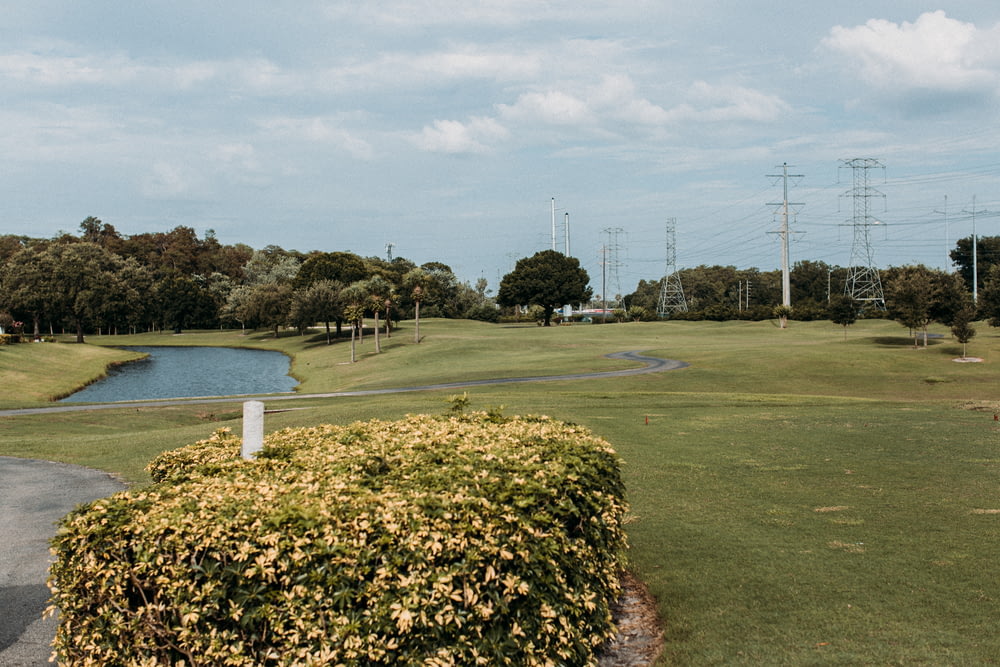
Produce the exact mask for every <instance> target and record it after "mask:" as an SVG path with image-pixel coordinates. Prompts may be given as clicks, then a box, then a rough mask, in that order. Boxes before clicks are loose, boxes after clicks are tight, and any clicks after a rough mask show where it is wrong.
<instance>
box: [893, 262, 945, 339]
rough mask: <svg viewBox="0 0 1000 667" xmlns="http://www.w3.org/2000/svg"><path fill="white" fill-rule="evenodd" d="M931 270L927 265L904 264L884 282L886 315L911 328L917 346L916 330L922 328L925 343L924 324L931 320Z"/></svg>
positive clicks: (925, 331) (932, 284)
mask: <svg viewBox="0 0 1000 667" xmlns="http://www.w3.org/2000/svg"><path fill="white" fill-rule="evenodd" d="M933 287H934V283H933V277H932V272H931V270H930V269H928V268H927V267H926V266H923V265H917V266H903V267H899V268H897V269H895V270H893V271H892V272H891V273H890V274H889V276H888V279H887V280H886V284H885V305H886V310H887V311H888V314H889V316H890V317H891V318H892V319H894V320H896V321H897V322H899V323H900V324H902V325H903V326H904V327H908V328H909V329H910V330H911V331H912V332H913V346H914V347H917V345H918V341H917V332H918V331H923V332H924V347H927V325H928V324H930V323H931V321H932V318H931V305H932V290H933Z"/></svg>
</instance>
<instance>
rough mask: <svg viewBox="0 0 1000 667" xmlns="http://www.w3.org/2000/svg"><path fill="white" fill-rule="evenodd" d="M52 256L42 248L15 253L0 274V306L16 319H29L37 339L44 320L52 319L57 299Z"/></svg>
mask: <svg viewBox="0 0 1000 667" xmlns="http://www.w3.org/2000/svg"><path fill="white" fill-rule="evenodd" d="M52 259H53V258H52V256H51V255H50V254H49V253H47V252H46V251H45V250H44V248H41V247H25V248H23V249H22V250H20V251H18V252H16V253H15V254H14V255H13V256H12V257H11V258H10V259H9V260H8V261H7V262H6V263H5V264H4V265H3V268H2V270H0V306H2V307H3V308H4V309H8V310H10V311H12V312H14V313H15V314H17V315H18V316H19V317H22V318H24V319H27V317H30V318H31V320H32V323H33V325H34V335H35V338H38V336H39V335H40V333H41V332H40V330H41V319H42V317H43V316H48V317H52V316H53V315H54V314H56V313H55V310H56V301H57V300H58V298H59V295H58V294H57V293H56V292H55V289H56V286H55V284H54V283H53V282H52V280H51V276H52V273H53V270H54V267H53V266H52Z"/></svg>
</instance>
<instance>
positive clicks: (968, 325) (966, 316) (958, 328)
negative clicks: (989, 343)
mask: <svg viewBox="0 0 1000 667" xmlns="http://www.w3.org/2000/svg"><path fill="white" fill-rule="evenodd" d="M975 316H976V310H975V309H974V308H972V307H971V306H966V307H965V308H963V309H961V310H960V311H958V312H957V313H955V317H954V319H953V321H952V323H951V335H952V336H954V337H955V340H957V341H958V342H959V343H961V344H962V358H963V359H965V351H966V346H967V345H968V343H969V341H970V340H972V338H973V337H974V336H975V335H976V330H975V328H973V326H972V320H973V319H974V318H975Z"/></svg>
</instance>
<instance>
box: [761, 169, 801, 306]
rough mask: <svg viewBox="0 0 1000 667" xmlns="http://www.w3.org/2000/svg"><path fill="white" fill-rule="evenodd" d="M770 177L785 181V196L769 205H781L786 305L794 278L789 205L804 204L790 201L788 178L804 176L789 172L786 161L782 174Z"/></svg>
mask: <svg viewBox="0 0 1000 667" xmlns="http://www.w3.org/2000/svg"><path fill="white" fill-rule="evenodd" d="M767 177H768V178H780V179H781V180H782V182H783V188H782V189H783V191H784V197H782V200H781V201H780V202H777V203H774V202H772V203H770V204H768V206H780V207H781V231H780V232H778V234H780V235H781V303H782V305H784V306H791V305H792V280H791V272H790V270H789V268H788V234H789V231H788V207H789V206H804V205H805V204H802V203H801V202H794V203H793V202H790V201H788V179H789V177H791V178H804V176H803V175H802V174H789V173H788V163H787V162H785V163H784V164H782V165H781V173H780V174H768V176H767Z"/></svg>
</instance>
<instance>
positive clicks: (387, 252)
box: [385, 243, 396, 262]
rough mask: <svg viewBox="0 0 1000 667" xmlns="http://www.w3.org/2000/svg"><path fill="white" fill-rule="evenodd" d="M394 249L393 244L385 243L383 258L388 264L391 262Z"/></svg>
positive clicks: (394, 245)
mask: <svg viewBox="0 0 1000 667" xmlns="http://www.w3.org/2000/svg"><path fill="white" fill-rule="evenodd" d="M395 247H396V244H395V243H386V244H385V256H386V257H387V258H388V260H389V261H390V262H391V261H392V249H393V248H395Z"/></svg>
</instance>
